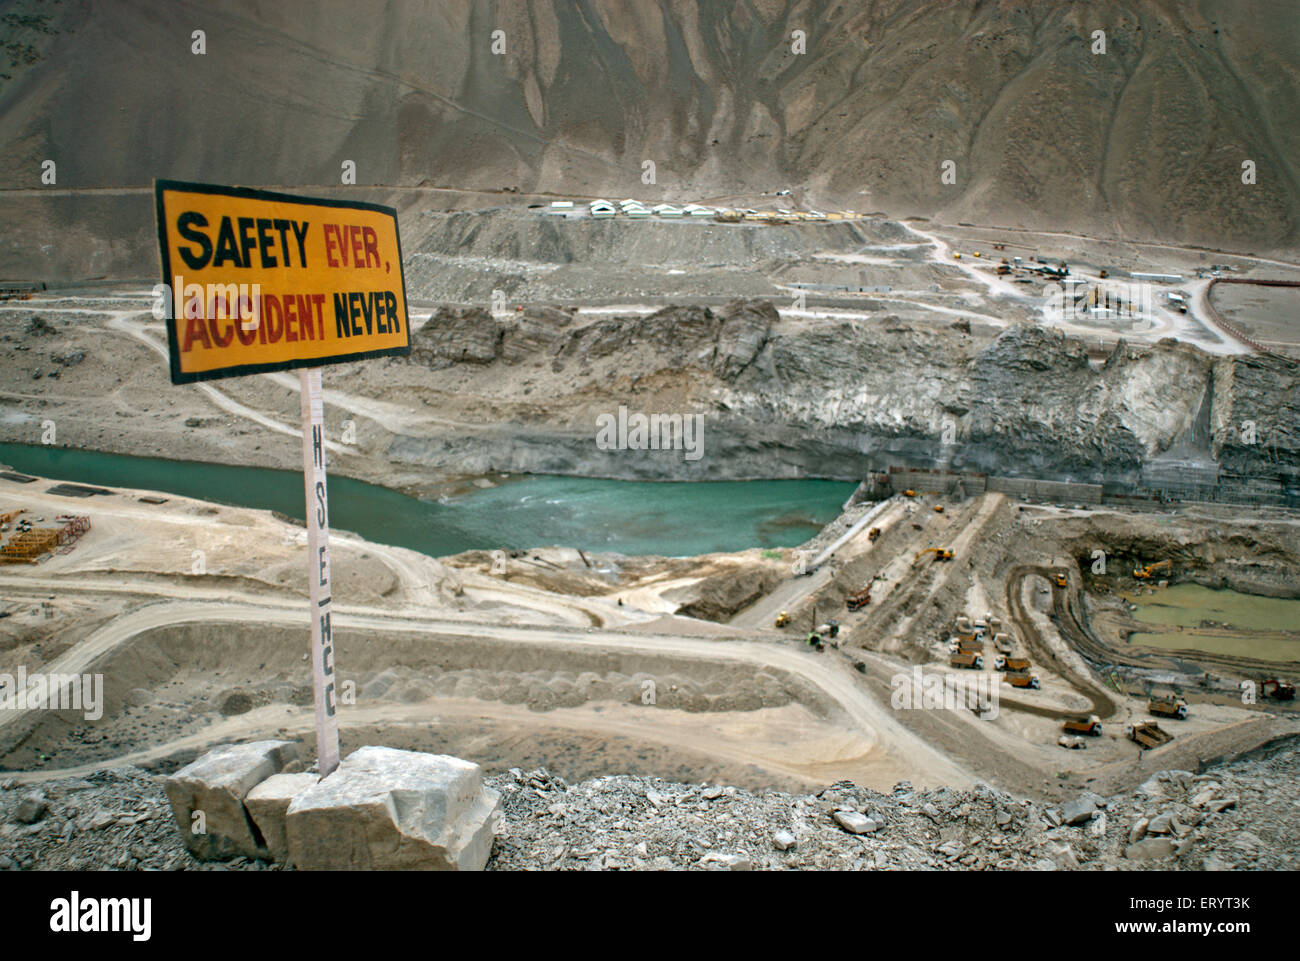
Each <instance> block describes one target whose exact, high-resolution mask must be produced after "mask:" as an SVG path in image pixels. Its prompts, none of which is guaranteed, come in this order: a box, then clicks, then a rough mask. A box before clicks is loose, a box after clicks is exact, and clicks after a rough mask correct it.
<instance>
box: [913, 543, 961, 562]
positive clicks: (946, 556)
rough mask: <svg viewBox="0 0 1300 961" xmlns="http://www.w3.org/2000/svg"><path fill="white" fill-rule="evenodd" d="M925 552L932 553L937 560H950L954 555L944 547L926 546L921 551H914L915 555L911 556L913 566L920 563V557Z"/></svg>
mask: <svg viewBox="0 0 1300 961" xmlns="http://www.w3.org/2000/svg"><path fill="white" fill-rule="evenodd" d="M926 554H933V555H934V559H935V560H937V561H950V560H952V559H953V557H954V556H956V555H954V554H953V552H952V551H950V550H949V549H948V548H946V547H927V548H926V549H925V550H923V551H917V552H916V556H915V557H914V558H912V564H913V566H915V565H916V564H918V563H920V560H921V558H922V557H924V556H925V555H926Z"/></svg>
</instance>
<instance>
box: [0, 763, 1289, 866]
mask: <svg viewBox="0 0 1300 961" xmlns="http://www.w3.org/2000/svg"><path fill="white" fill-rule="evenodd" d="M292 747H293V746H292V745H287V746H286V745H285V742H267V741H263V742H257V743H256V744H254V745H238V746H235V747H234V748H232V749H226V750H227V753H226V754H224V755H223V754H221V753H220V752H213V754H209V755H205V757H204V758H200V760H199V761H197V762H195V764H193V765H190V766H189V767H187V768H185V769H183V770H182V771H180V772H177V774H176V775H173V776H172V777H171V778H162V777H159V776H156V775H151V774H148V773H146V772H144V771H140V770H139V769H134V768H123V769H119V770H117V771H111V772H104V773H100V774H95V775H92V776H90V777H87V778H84V779H70V780H66V781H54V782H48V783H46V784H44V785H42V786H41V787H40V788H39V789H33V788H24V787H20V786H18V785H16V784H14V783H13V782H12V781H9V782H0V787H3V788H5V789H4V790H0V822H2V823H0V869H14V868H21V869H36V868H41V869H62V868H72V869H78V868H84V869H102V868H128V869H131V868H163V869H177V868H207V869H230V868H234V869H252V870H258V869H267V868H275V867H282V866H286V863H287V862H290V861H298V862H299V863H298V866H299V867H344V866H354V867H362V866H371V867H378V866H408V867H409V866H429V865H430V864H431V862H432V861H437V860H438V859H439V858H442V859H443V861H444V862H448V863H443V864H441V866H449V864H450V862H455V863H456V864H458V865H459V866H462V867H473V866H478V865H479V864H481V863H482V860H483V859H484V858H485V859H486V867H487V868H488V869H489V870H499V871H507V870H539V869H551V870H557V869H558V870H696V869H698V870H750V869H753V870H785V869H799V868H802V869H809V868H811V869H836V870H865V869H891V870H909V869H910V870H917V869H919V870H989V869H997V870H1058V869H1060V870H1066V869H1082V870H1105V869H1113V868H1124V869H1136V870H1247V869H1256V870H1295V869H1297V868H1300V777H1298V775H1300V749H1298V748H1300V745H1297V744H1296V742H1295V740H1294V739H1290V740H1288V741H1286V742H1283V743H1281V744H1279V745H1275V746H1274V747H1272V748H1270V749H1266V750H1264V751H1261V752H1258V753H1257V754H1255V755H1254V756H1252V757H1249V758H1245V759H1241V760H1237V761H1234V762H1231V763H1229V764H1225V765H1222V766H1220V767H1218V768H1215V769H1214V770H1212V771H1210V772H1208V773H1204V774H1193V773H1191V772H1188V771H1162V772H1160V773H1158V774H1154V775H1152V776H1151V777H1150V778H1149V779H1148V780H1147V781H1146V782H1144V783H1143V784H1142V785H1141V786H1140V787H1139V788H1137V789H1136V790H1134V791H1132V792H1127V793H1124V794H1118V795H1114V796H1111V797H1101V796H1098V795H1095V794H1091V793H1089V792H1086V791H1084V792H1079V793H1078V794H1077V795H1076V796H1074V797H1073V798H1072V799H1071V800H1070V801H1069V802H1067V803H1064V804H1061V805H1059V806H1051V805H1047V804H1044V803H1041V802H1038V801H1033V800H1028V799H1024V798H1017V797H1014V796H1012V795H1010V794H1007V793H1005V792H1002V791H999V790H997V789H995V788H992V787H989V786H987V785H977V786H976V787H974V788H972V789H970V790H953V789H949V788H941V789H938V790H928V791H921V790H916V789H914V788H913V787H912V786H911V785H910V784H908V783H907V782H902V783H900V784H897V785H895V787H894V788H893V790H892V791H890V792H889V793H887V794H882V793H879V792H875V791H871V790H868V789H866V788H861V787H857V786H855V785H854V784H852V783H849V782H841V783H837V784H834V785H831V786H830V787H828V788H826V789H825V790H822V791H820V792H817V793H812V794H804V795H799V794H785V793H777V792H762V793H754V792H747V791H742V790H738V789H737V788H734V787H724V786H720V785H700V784H695V785H692V784H678V783H671V782H664V781H660V780H658V779H654V778H641V777H630V776H622V775H618V776H611V777H602V778H596V779H593V780H588V781H584V782H582V783H580V784H567V783H566V782H565V781H564V780H563V779H562V778H560V777H556V776H554V775H551V774H549V773H547V772H546V771H545V770H537V771H532V772H524V771H520V770H518V769H515V770H511V771H510V772H508V773H506V774H502V775H497V776H493V777H487V778H483V779H482V781H481V783H480V782H479V780H478V774H477V766H476V765H471V764H467V763H466V762H455V759H450V758H434V756H431V755H421V754H412V753H411V752H404V751H395V750H392V749H388V748H363V749H361V750H360V751H358V752H355V753H354V754H352V755H350V756H349V757H348V758H346V759H345V760H344V762H343V765H342V767H340V769H339V772H336V773H335V775H331V777H332V778H336V780H335V781H333V782H332V783H331V782H330V779H329V778H327V779H324V780H320V781H318V779H317V778H316V775H314V774H312V773H310V772H307V771H301V770H297V768H298V764H297V762H294V761H293V760H292V759H291V755H292V752H291V750H290V749H291V748H292ZM250 757H256V758H260V760H259V761H258V762H257V763H258V765H261V768H260V769H259V770H257V771H256V772H255V773H253V774H249V773H247V772H248V771H249V766H248V760H249V758H250ZM430 758H433V760H432V761H428V760H421V759H430ZM447 762H454V763H452V767H455V768H456V770H457V772H458V773H457V774H456V777H454V778H452V779H450V780H447V779H445V778H443V775H444V774H446V773H447V772H448V771H449V770H450V768H448V767H447V766H446V765H447ZM277 765H278V766H279V770H278V771H272V770H271V769H273V768H276V767H277ZM413 765H414V766H413ZM458 765H463V767H458ZM255 766H256V765H255ZM425 768H427V769H425ZM471 769H472V770H471ZM241 771H242V772H244V774H243V782H241V781H240V772H241ZM187 772H188V773H187ZM268 772H269V773H268ZM340 773H341V774H342V776H339V777H336V775H339V774H340ZM440 778H442V780H440ZM250 779H256V780H257V782H258V783H257V785H255V786H252V787H245V786H244V782H247V781H248V780H250ZM398 781H401V782H402V784H400V785H397V782H398ZM435 782H436V783H438V784H441V787H439V788H438V789H437V790H430V785H431V784H434V783H435ZM222 784H224V785H225V787H220V785H222ZM327 784H330V787H329V789H325V788H324V786H325V785H327ZM456 784H458V785H459V787H455V786H453V785H456ZM395 785H396V789H394V787H395ZM204 791H207V792H209V793H207V794H206V795H205V794H203V792H204ZM214 791H215V793H213V792H214ZM241 791H242V792H244V794H243V804H242V806H241V807H238V808H228V809H226V815H229V817H228V818H227V819H226V820H225V821H223V820H222V818H223V816H225V815H223V814H222V813H221V812H222V811H223V808H222V804H223V803H225V802H228V801H229V800H230V799H231V798H232V797H234V796H237V795H238V794H239V793H240V792H241ZM168 792H169V793H170V794H171V800H170V803H169V800H168V797H167V793H168ZM440 792H441V793H440ZM448 792H449V793H448ZM498 795H499V808H498V800H497V796H498ZM447 797H451V798H452V803H450V804H449V805H448V806H443V804H442V800H440V798H442V799H445V798H447ZM394 799H399V800H394ZM390 802H392V803H390ZM295 809H296V810H295ZM195 810H203V811H204V812H205V816H206V819H207V825H206V828H207V832H208V833H207V835H206V836H205V835H194V834H189V833H187V832H183V831H181V830H178V825H189V824H192V813H193V811H195ZM244 810H247V811H248V812H249V815H250V817H249V818H247V819H243V820H242V821H241V820H239V819H241V818H243V815H242V812H243V811H244ZM187 811H189V812H190V815H188V816H187V815H186V813H185V812H187ZM498 811H499V813H500V815H501V816H500V817H497V816H496V815H497V813H498ZM359 812H360V813H359ZM241 823H242V824H244V825H245V828H244V832H243V834H241V833H240V831H239V829H238V828H239V825H240V824H241ZM458 823H459V824H469V825H470V826H471V829H470V830H469V831H468V833H466V834H463V835H462V837H463V838H464V839H467V841H466V843H462V842H456V843H455V844H452V845H451V847H452V848H454V849H455V850H456V851H460V852H464V851H469V852H470V854H469V855H468V856H466V857H464V858H460V857H458V856H455V855H453V856H452V857H451V858H450V859H448V858H447V851H448V847H447V845H446V843H445V842H446V838H447V837H448V836H450V835H454V834H455V833H456V832H455V830H450V834H449V833H448V832H449V829H452V828H455V826H456V824H458ZM222 824H225V825H226V827H221V825H222ZM493 825H495V827H494V828H493ZM253 826H256V828H257V829H256V831H254V830H252V827H253ZM493 830H495V841H494V843H493V845H492V850H491V856H490V857H487V856H486V847H485V846H484V845H483V844H482V842H483V841H484V840H487V839H490V837H491V834H492V831H493ZM214 831H216V832H217V834H219V835H221V836H223V837H226V838H227V841H225V842H217V843H214V842H212V841H211V839H212V838H213V836H214V835H213V832H214ZM376 832H377V833H376ZM439 832H442V835H443V836H442V839H441V841H440V840H439V838H438V836H437V835H438V834H439ZM295 836H297V837H298V840H297V841H295ZM399 836H400V837H401V838H402V839H403V842H404V843H403V844H401V845H399V844H396V843H392V842H395V839H397V838H398V837H399ZM205 837H206V838H207V839H208V840H204V838H205ZM235 837H241V838H242V841H240V842H239V843H231V842H230V840H229V839H231V838H235ZM363 837H364V838H365V839H366V840H365V841H362V838H363ZM375 839H378V840H377V841H376V840H375ZM412 841H414V846H413V847H411V846H410V842H412ZM354 842H355V843H354ZM186 843H188V844H189V845H190V849H189V850H188V851H187V849H186ZM439 844H442V847H441V848H440V847H439ZM399 851H401V852H402V854H401V857H406V858H409V859H410V861H409V863H403V864H398V863H394V864H392V865H389V862H388V861H387V860H385V859H388V858H392V857H397V856H398V854H397V852H399ZM413 851H414V852H415V853H414V854H412V852H413ZM196 856H198V857H202V858H229V859H230V860H213V861H201V860H196ZM358 859H359V860H358Z"/></svg>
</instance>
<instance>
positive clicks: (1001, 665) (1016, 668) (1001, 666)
mask: <svg viewBox="0 0 1300 961" xmlns="http://www.w3.org/2000/svg"><path fill="white" fill-rule="evenodd" d="M993 666H994V667H995V668H996V669H997V670H999V671H1013V672H1020V671H1027V670H1029V658H1027V657H1003V656H1001V655H999V656H998V659H997V660H996V661H994V662H993Z"/></svg>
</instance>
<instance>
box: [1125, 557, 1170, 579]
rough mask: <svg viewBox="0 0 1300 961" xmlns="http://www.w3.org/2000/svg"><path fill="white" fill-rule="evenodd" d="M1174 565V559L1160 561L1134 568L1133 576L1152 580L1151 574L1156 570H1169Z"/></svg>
mask: <svg viewBox="0 0 1300 961" xmlns="http://www.w3.org/2000/svg"><path fill="white" fill-rule="evenodd" d="M1172 566H1173V561H1158V562H1156V563H1155V564H1148V565H1147V566H1146V567H1138V568H1134V569H1133V577H1134V578H1135V579H1137V580H1139V581H1145V580H1150V578H1151V575H1152V574H1154V573H1155V572H1156V571H1164V570H1168V569H1169V568H1170V567H1172Z"/></svg>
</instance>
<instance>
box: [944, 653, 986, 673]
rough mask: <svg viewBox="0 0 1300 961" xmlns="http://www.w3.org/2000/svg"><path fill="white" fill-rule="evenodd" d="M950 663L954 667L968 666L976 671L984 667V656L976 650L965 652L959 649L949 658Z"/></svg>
mask: <svg viewBox="0 0 1300 961" xmlns="http://www.w3.org/2000/svg"><path fill="white" fill-rule="evenodd" d="M948 663H949V664H950V665H952V666H953V667H968V668H971V669H973V670H976V671H981V670H983V669H984V658H983V657H982V656H980V655H979V654H977V653H976V652H974V651H967V652H966V653H964V654H963V653H962V652H960V651H958V652H957V653H956V654H954V655H952V656H951V657H949V658H948Z"/></svg>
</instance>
